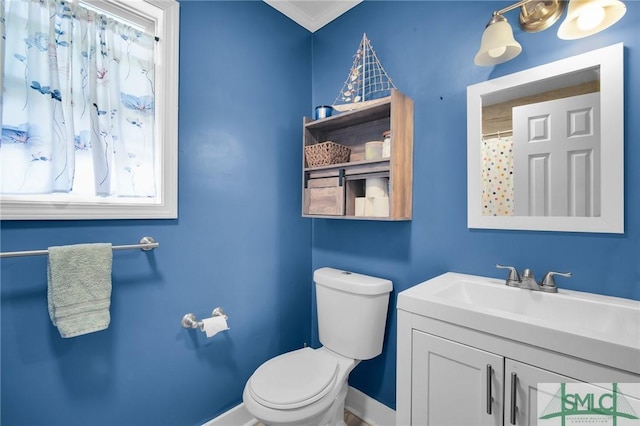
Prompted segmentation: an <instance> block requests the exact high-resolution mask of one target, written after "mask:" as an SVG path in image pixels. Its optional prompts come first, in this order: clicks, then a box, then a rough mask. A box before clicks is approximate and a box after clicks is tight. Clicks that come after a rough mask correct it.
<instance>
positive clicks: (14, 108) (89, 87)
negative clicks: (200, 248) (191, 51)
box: [0, 0, 155, 197]
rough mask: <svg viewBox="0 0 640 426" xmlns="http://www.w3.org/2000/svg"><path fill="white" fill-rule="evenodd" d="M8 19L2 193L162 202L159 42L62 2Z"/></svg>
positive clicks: (25, 4) (20, 10)
mask: <svg viewBox="0 0 640 426" xmlns="http://www.w3.org/2000/svg"><path fill="white" fill-rule="evenodd" d="M2 11H3V13H4V24H5V32H4V34H3V40H2V42H3V43H4V48H3V49H0V53H4V82H3V86H4V87H3V107H2V138H1V140H0V143H1V145H0V170H1V172H0V173H1V180H0V193H2V194H49V193H54V192H63V193H71V194H78V195H90V196H96V195H98V196H118V197H121V196H125V197H154V196H155V183H154V177H155V175H154V152H153V151H154V150H153V148H154V112H155V108H154V75H153V70H154V43H155V40H154V38H153V36H151V35H148V34H145V33H143V32H141V31H140V30H137V29H135V28H132V27H131V26H128V25H126V24H123V23H121V22H118V21H116V20H114V19H112V18H111V17H108V16H105V15H102V14H100V13H98V12H95V11H93V10H89V9H87V8H85V7H83V6H82V5H79V4H74V3H69V2H66V1H61V0H2ZM0 18H2V17H0Z"/></svg>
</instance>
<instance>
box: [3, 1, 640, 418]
mask: <svg viewBox="0 0 640 426" xmlns="http://www.w3.org/2000/svg"><path fill="white" fill-rule="evenodd" d="M626 4H627V7H628V12H627V15H626V16H625V17H624V19H623V21H621V22H620V23H618V24H617V25H616V26H614V27H612V28H611V29H609V30H607V31H605V32H604V33H601V34H598V35H596V36H592V37H589V38H587V39H583V40H578V41H573V42H566V41H560V40H558V39H557V38H556V36H555V31H556V28H557V24H556V26H555V27H554V28H553V29H550V30H547V31H545V32H542V33H538V34H524V33H522V32H520V31H519V30H518V29H516V37H517V38H518V40H519V41H520V42H521V43H522V45H523V48H524V51H523V53H522V54H521V55H520V56H519V57H517V58H516V59H514V60H513V61H511V62H508V63H506V64H502V65H499V66H497V67H495V68H491V67H490V68H478V67H475V66H474V65H473V63H472V58H473V56H474V55H475V52H476V49H477V48H478V45H479V39H480V36H481V34H482V30H483V28H484V25H485V24H486V21H488V19H489V17H490V15H491V12H492V11H493V10H495V9H498V8H500V7H501V6H503V5H504V3H503V2H498V3H490V2H480V1H474V2H456V4H455V7H452V4H451V3H450V2H437V1H436V2H413V1H410V2H401V1H394V2H378V1H372V2H365V3H363V4H361V5H359V6H357V7H356V8H354V9H352V10H351V11H349V12H348V13H347V14H345V15H344V16H342V17H340V18H339V19H338V20H336V21H335V22H333V23H331V24H329V25H328V26H327V27H325V28H323V29H321V30H320V31H318V32H316V33H315V34H313V35H312V34H310V33H308V32H307V31H306V30H304V29H302V28H301V27H299V26H297V25H296V24H295V23H293V22H292V21H290V20H289V19H287V18H285V17H284V16H282V15H281V14H279V13H278V12H276V11H275V10H273V9H271V8H270V7H269V6H267V5H265V4H264V3H262V2H254V1H251V2H245V1H230V2H196V1H193V2H191V1H182V2H181V51H180V64H181V65H180V81H181V83H180V105H179V106H180V130H179V131H180V152H179V166H180V172H179V173H180V182H179V191H180V194H179V197H180V199H179V202H180V205H179V207H180V218H179V219H178V220H154V221H145V220H140V221H43V222H27V221H24V222H20V221H12V222H2V223H1V224H0V227H1V229H0V237H1V239H2V250H3V251H13V250H31V249H36V248H44V247H47V246H49V245H60V244H73V243H78V242H92V241H111V242H113V243H114V244H128V243H131V242H134V241H137V239H138V238H140V237H141V236H143V235H151V236H153V237H155V238H156V239H157V240H158V241H159V242H160V244H161V247H160V248H159V249H158V250H156V251H154V252H153V253H150V254H145V253H142V252H138V251H126V252H116V254H115V256H114V272H113V279H114V292H113V303H112V310H111V312H112V323H111V326H110V327H109V329H108V330H106V331H102V332H99V333H95V334H91V335H86V336H82V337H78V338H74V339H61V338H60V337H59V335H58V333H57V331H56V329H55V328H54V327H53V326H52V325H51V324H50V321H49V318H48V314H47V308H46V296H45V294H46V293H45V292H46V259H45V258H44V257H38V258H15V259H3V260H2V262H1V279H2V282H1V308H2V312H1V320H2V323H1V355H2V377H1V388H0V389H1V402H0V403H1V409H2V413H1V418H0V420H1V422H2V424H3V425H7V426H14V425H23V424H24V425H29V426H32V425H41V424H47V425H53V426H57V425H65V426H66V425H74V424H77V425H86V424H92V425H98V426H99V425H105V426H112V425H125V426H128V425H148V424H157V425H199V424H202V423H203V422H205V421H207V420H208V419H210V418H212V417H215V416H216V415H218V414H220V413H222V412H224V411H226V410H227V409H229V408H231V407H233V406H235V405H236V404H238V403H239V402H240V401H241V392H242V387H243V386H244V383H245V381H246V379H247V378H248V376H249V375H250V374H251V373H252V372H253V370H254V369H255V368H256V367H257V366H258V365H259V364H260V363H261V362H263V361H264V360H266V359H268V358H270V357H272V356H274V355H276V354H279V353H282V352H285V351H287V350H290V349H294V348H297V347H300V346H301V345H302V344H303V342H305V341H306V342H312V343H313V344H314V345H318V344H319V343H318V341H317V337H316V334H317V333H316V330H315V327H316V323H315V317H313V316H312V313H313V306H312V304H311V300H312V285H311V271H312V270H313V269H314V268H317V267H321V266H333V267H339V268H344V269H349V270H353V271H357V272H362V273H366V274H371V275H378V276H381V277H385V278H390V279H392V280H393V282H394V285H395V291H394V293H393V295H392V302H391V303H392V305H391V306H392V308H393V306H395V297H396V294H397V292H399V291H402V290H404V289H406V288H408V287H410V286H412V285H415V284H417V283H419V282H421V281H424V280H426V279H428V278H431V277H433V276H436V275H439V274H441V273H443V272H445V271H458V272H465V273H472V274H480V275H488V276H496V277H498V276H502V274H501V273H500V272H498V271H495V270H494V269H493V265H494V264H495V263H496V262H503V263H510V264H515V265H518V266H520V267H524V266H529V267H531V268H533V270H534V271H536V272H538V273H539V274H540V273H542V271H545V270H548V269H555V270H571V271H573V272H574V277H573V278H572V279H563V280H562V281H560V280H559V283H560V285H561V286H563V287H564V288H571V289H577V290H583V291H591V292H596V293H603V294H609V295H615V296H622V297H628V298H635V299H640V266H639V265H640V262H639V261H638V260H639V259H638V258H639V256H640V199H639V194H638V191H637V190H636V189H635V188H638V185H640V146H638V144H636V143H634V142H635V141H637V140H639V138H640V124H638V121H637V119H636V117H638V116H639V115H640V96H639V94H640V87H639V85H640V82H638V79H637V78H633V77H632V76H637V75H640V37H639V35H640V34H639V32H640V30H639V28H640V4H638V3H637V2H633V1H628V2H626ZM508 19H509V20H510V21H511V22H512V23H514V22H515V21H516V19H517V14H516V12H511V13H510V14H508ZM363 32H366V33H367V35H368V36H369V38H370V39H371V40H372V42H373V45H374V48H375V49H376V52H377V53H378V55H379V56H380V59H381V60H382V63H383V64H384V66H385V68H386V70H387V71H388V73H389V74H390V75H391V77H392V78H393V79H394V81H395V83H396V85H397V86H398V87H399V88H400V90H402V91H403V92H405V93H406V94H408V95H409V96H411V97H412V98H413V99H414V101H415V137H414V141H415V147H414V171H415V173H414V191H413V194H414V214H413V220H412V221H411V222H401V223H387V222H354V221H340V220H308V219H301V218H300V204H301V200H300V162H301V155H302V151H301V147H300V145H301V144H300V140H301V128H300V125H301V119H300V118H301V116H302V115H305V114H306V115H308V114H309V113H310V111H311V109H312V106H313V105H316V104H324V103H331V102H332V101H333V99H335V97H336V95H337V92H338V90H339V89H340V87H341V86H342V82H343V81H344V78H346V74H347V72H348V69H349V67H350V66H351V62H352V60H353V57H352V55H353V54H354V52H355V48H356V47H357V44H358V42H359V41H360V39H361V37H362V33H363ZM620 41H622V42H624V43H625V45H626V51H625V60H626V67H625V71H626V78H625V86H626V101H625V104H626V105H625V106H626V112H625V121H626V129H625V136H626V147H625V156H626V162H625V167H626V168H625V183H626V191H625V201H626V207H625V215H626V227H625V229H626V232H625V234H624V235H603V234H590V235H589V234H571V233H545V232H517V231H491V230H469V229H467V227H466V127H465V123H466V99H465V96H466V87H467V86H468V85H469V84H473V83H477V82H480V81H484V80H487V79H489V78H493V77H497V76H500V75H504V74H508V73H511V72H515V71H519V70H522V69H525V68H529V67H531V66H534V65H539V64H543V63H547V62H550V61H553V60H556V59H560V58H564V57H567V56H571V55H574V54H578V53H582V52H585V51H588V50H591V49H594V48H598V47H603V46H606V45H610V44H613V43H616V42H620ZM311 64H313V68H312V66H311ZM215 306H223V307H224V308H225V309H226V310H227V311H228V313H229V315H230V326H231V330H230V331H229V332H226V333H222V334H220V335H217V336H215V337H214V338H212V339H208V340H207V339H205V338H204V336H203V335H202V334H201V333H196V332H194V331H187V330H183V329H182V328H181V327H180V325H179V321H180V318H181V317H182V315H183V314H184V313H186V312H190V311H193V312H195V313H196V314H198V315H199V316H204V315H207V314H208V312H209V311H210V310H211V309H212V308H213V307H215ZM310 325H311V327H310ZM395 327H396V316H395V312H394V310H393V309H392V310H391V312H390V321H389V323H388V327H387V338H386V342H385V344H386V348H385V351H384V353H383V354H382V355H381V356H379V357H377V358H376V359H374V360H371V361H366V362H363V363H362V364H360V365H359V366H358V367H357V369H356V370H355V371H354V372H353V374H352V377H351V381H350V382H351V385H352V386H355V387H356V388H358V389H361V390H362V391H364V392H365V393H367V394H368V395H370V396H372V397H374V398H376V399H378V400H380V401H381V402H383V403H385V404H386V405H388V406H390V407H394V406H395V359H396V357H395V351H396V345H395V338H396V332H395Z"/></svg>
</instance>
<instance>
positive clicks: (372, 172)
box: [302, 89, 413, 220]
mask: <svg viewBox="0 0 640 426" xmlns="http://www.w3.org/2000/svg"><path fill="white" fill-rule="evenodd" d="M387 130H390V131H391V149H390V156H389V157H387V158H381V159H375V160H368V159H365V143H367V142H370V141H382V140H383V136H382V134H383V132H385V131H387ZM303 131H304V135H303V152H304V147H306V146H308V145H313V144H316V143H321V142H325V141H332V142H335V143H338V144H341V145H344V146H348V147H349V148H350V149H351V157H350V161H349V162H347V163H341V164H331V165H326V166H319V167H307V164H306V160H305V159H304V158H303V165H302V172H303V173H302V187H303V196H302V199H303V203H302V215H303V216H305V217H315V218H332V219H336V218H340V219H359V220H362V219H365V220H411V215H412V185H413V101H412V100H411V99H410V98H409V97H407V96H405V95H403V94H402V93H400V92H399V91H398V90H396V89H392V91H391V95H390V96H388V97H386V98H383V99H380V101H379V102H378V103H375V104H373V105H369V106H366V107H362V108H360V109H357V110H353V111H348V112H343V113H340V114H338V115H334V116H331V117H327V118H323V119H319V120H312V119H310V118H308V117H305V118H304V120H303ZM372 178H383V179H387V180H388V181H385V182H388V215H384V216H380V215H379V211H378V212H377V213H376V215H370V214H366V215H362V211H361V210H360V211H358V212H356V198H359V199H362V198H363V197H365V195H366V194H365V190H366V180H367V179H372ZM362 201H363V200H360V201H359V202H362ZM378 201H380V200H376V202H378ZM386 202H387V201H385V203H386ZM368 212H370V211H368Z"/></svg>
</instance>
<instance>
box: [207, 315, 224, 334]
mask: <svg viewBox="0 0 640 426" xmlns="http://www.w3.org/2000/svg"><path fill="white" fill-rule="evenodd" d="M201 328H202V331H203V332H204V334H206V335H207V337H213V336H215V335H216V334H218V333H220V332H221V331H224V330H228V329H229V326H228V325H227V320H226V319H225V318H224V317H223V316H222V315H219V316H215V317H211V318H205V319H203V320H202V327H201Z"/></svg>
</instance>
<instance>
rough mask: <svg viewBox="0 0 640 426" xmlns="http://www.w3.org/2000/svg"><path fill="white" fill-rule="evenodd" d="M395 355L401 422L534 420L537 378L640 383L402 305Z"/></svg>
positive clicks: (419, 425) (441, 424) (424, 425)
mask: <svg viewBox="0 0 640 426" xmlns="http://www.w3.org/2000/svg"><path fill="white" fill-rule="evenodd" d="M397 355H398V356H397V400H396V416H397V418H396V420H397V424H398V425H403V426H408V425H415V426H448V425H451V426H459V425H480V426H485V425H491V426H499V425H537V424H538V420H537V416H538V408H537V392H538V384H539V383H571V382H586V383H609V384H610V383H638V382H640V376H638V375H637V374H634V373H631V372H627V371H622V370H619V369H615V368H611V367H608V366H604V365H601V364H596V363H593V362H590V361H586V360H581V359H576V358H574V357H570V356H566V355H563V354H560V353H557V352H554V351H549V350H546V349H544V348H539V347H533V346H531V345H528V344H524V343H521V342H517V341H513V340H511V339H506V338H504V337H501V336H496V335H493V334H489V333H484V332H482V331H477V330H472V329H470V328H468V327H461V326H458V325H455V324H451V323H448V322H444V321H440V320H437V319H434V318H429V317H426V316H422V315H418V314H415V313H411V312H407V311H404V310H402V309H398V354H397ZM633 396H634V397H635V398H637V397H639V396H640V395H633Z"/></svg>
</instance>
